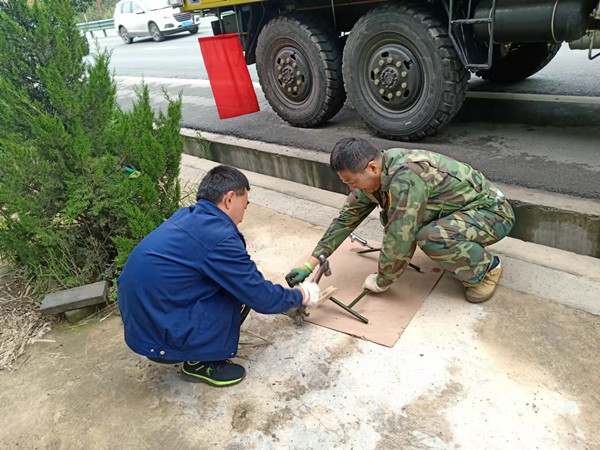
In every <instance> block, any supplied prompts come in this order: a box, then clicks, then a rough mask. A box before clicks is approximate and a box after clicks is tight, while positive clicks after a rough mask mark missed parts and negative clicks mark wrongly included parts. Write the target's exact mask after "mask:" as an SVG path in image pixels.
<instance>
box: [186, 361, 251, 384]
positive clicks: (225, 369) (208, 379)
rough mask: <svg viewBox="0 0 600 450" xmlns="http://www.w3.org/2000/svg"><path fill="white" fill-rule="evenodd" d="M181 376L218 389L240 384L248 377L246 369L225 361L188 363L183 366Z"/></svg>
mask: <svg viewBox="0 0 600 450" xmlns="http://www.w3.org/2000/svg"><path fill="white" fill-rule="evenodd" d="M181 376H182V378H183V379H184V380H186V381H191V382H192V383H206V384H210V385H211V386H216V387H226V386H233V385H234V384H238V383H239V382H240V381H242V380H243V379H244V377H245V376H246V369H244V368H243V367H242V366H240V365H239V364H234V363H232V362H231V361H229V360H228V359H226V360H225V361H209V362H202V361H186V362H184V363H183V366H181Z"/></svg>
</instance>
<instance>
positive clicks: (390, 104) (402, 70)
mask: <svg viewBox="0 0 600 450" xmlns="http://www.w3.org/2000/svg"><path fill="white" fill-rule="evenodd" d="M366 69H367V71H368V73H367V85H368V89H369V92H370V93H371V95H372V97H373V98H374V99H375V100H376V101H377V103H378V104H380V105H381V106H385V107H386V108H387V109H391V110H393V111H402V110H405V109H407V108H410V107H411V106H412V105H413V104H414V103H415V102H416V101H417V100H418V98H419V95H420V93H421V91H422V90H423V72H422V70H421V66H420V64H419V62H418V59H417V58H416V57H415V55H414V54H413V53H412V52H411V51H410V50H409V49H408V48H406V47H405V46H403V45H401V44H396V43H394V44H387V45H384V46H381V47H379V48H375V49H374V50H373V51H372V52H371V56H370V58H368V60H367V67H366Z"/></svg>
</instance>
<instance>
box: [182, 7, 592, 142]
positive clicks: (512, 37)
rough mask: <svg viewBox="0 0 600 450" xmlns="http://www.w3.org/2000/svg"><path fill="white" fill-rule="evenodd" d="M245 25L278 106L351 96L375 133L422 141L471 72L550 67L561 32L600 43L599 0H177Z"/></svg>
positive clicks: (320, 109)
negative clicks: (548, 65)
mask: <svg viewBox="0 0 600 450" xmlns="http://www.w3.org/2000/svg"><path fill="white" fill-rule="evenodd" d="M171 4H172V5H173V6H174V7H180V8H181V10H182V11H189V12H190V13H192V14H201V15H204V14H214V16H215V20H214V21H212V30H213V34H215V35H220V34H227V33H238V36H239V40H240V42H241V44H242V49H243V51H244V57H245V61H246V64H248V65H251V64H256V70H257V73H258V77H259V82H260V85H261V88H262V91H263V93H264V95H265V97H266V99H267V101H268V102H269V104H270V105H271V107H272V108H273V110H274V111H275V112H276V113H277V114H278V115H279V116H280V117H281V118H282V119H283V120H285V121H286V122H288V123H289V124H291V125H293V126H296V127H315V126H318V125H321V124H323V123H325V122H327V121H328V120H330V119H331V118H332V117H334V116H335V115H336V114H337V113H338V112H339V111H340V109H341V108H342V106H343V105H344V103H345V101H346V99H347V98H348V100H349V101H350V102H351V104H352V106H353V107H354V109H355V110H356V111H357V112H358V114H359V115H360V116H361V118H362V119H363V120H364V122H365V123H366V125H367V126H368V127H369V128H370V129H372V130H373V131H374V132H375V133H376V134H378V135H380V136H382V137H385V138H388V139H395V140H402V141H415V140H419V139H422V138H424V137H426V136H429V135H432V134H434V133H436V132H437V131H438V130H439V129H440V128H442V127H443V126H444V125H446V124H447V123H448V122H450V121H451V120H452V118H453V117H454V116H455V115H456V113H457V112H458V111H459V110H460V108H461V106H462V104H463V102H464V100H465V95H466V90H467V83H468V81H469V78H470V76H471V74H475V75H476V76H478V77H481V78H483V79H485V80H489V81H491V82H496V83H508V82H515V81H519V80H523V79H525V78H527V77H529V76H531V75H533V74H535V73H536V72H538V71H539V70H541V69H542V68H543V67H545V66H546V65H547V64H548V63H549V62H550V61H551V60H552V58H553V57H554V56H555V55H556V53H557V52H558V50H559V48H560V47H561V44H562V43H564V42H568V43H569V46H570V48H571V49H580V50H581V49H585V50H588V56H589V59H593V58H595V57H597V56H598V53H596V54H594V53H595V49H599V48H600V31H599V30H600V2H599V0H171Z"/></svg>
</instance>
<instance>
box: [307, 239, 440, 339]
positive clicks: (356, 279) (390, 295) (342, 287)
mask: <svg viewBox="0 0 600 450" xmlns="http://www.w3.org/2000/svg"><path fill="white" fill-rule="evenodd" d="M369 244H371V245H372V246H373V247H376V248H377V247H379V243H378V242H371V241H369ZM365 249H366V247H363V246H361V245H360V244H359V243H358V242H355V243H351V242H350V239H349V238H348V239H347V240H346V241H345V242H344V243H343V244H342V245H341V246H340V247H339V248H338V249H337V250H336V251H335V252H334V253H333V255H331V256H330V257H329V264H330V268H331V272H332V274H331V276H329V277H325V276H323V277H322V278H321V281H320V282H319V286H321V288H322V289H325V288H327V287H328V286H331V285H333V286H336V287H337V288H338V291H337V294H336V295H335V296H334V297H335V298H336V299H338V300H339V301H341V302H342V303H344V304H346V305H349V304H350V303H351V302H352V301H353V300H354V299H355V298H356V297H357V296H358V295H359V294H360V293H361V292H362V291H363V288H362V285H363V282H364V280H365V278H366V277H367V275H369V274H370V273H375V272H377V260H378V258H379V252H374V253H367V254H364V255H359V254H357V253H356V252H358V251H359V250H365ZM305 260H306V259H305V258H304V259H302V261H299V265H300V264H302V263H303V262H304V261H305ZM412 263H413V264H415V265H416V266H419V267H420V268H421V270H422V271H423V273H419V272H417V271H415V270H414V269H412V268H407V269H406V270H405V271H404V273H403V274H402V276H401V277H400V279H399V280H397V281H396V282H395V283H394V284H393V285H392V286H391V287H390V288H389V289H388V290H387V291H385V292H383V293H381V294H367V295H366V296H365V297H363V298H362V299H361V300H360V301H359V302H358V303H357V304H356V305H354V307H353V308H352V309H353V310H354V311H356V312H358V313H359V314H361V315H363V316H364V317H366V318H367V319H369V323H368V324H365V323H362V322H361V321H359V320H358V319H356V318H355V317H353V316H352V315H350V314H349V313H347V312H346V311H344V310H343V309H342V308H340V307H339V306H337V305H336V304H334V303H333V302H332V301H329V300H327V301H325V302H324V303H323V304H322V305H321V306H320V307H319V308H317V309H315V310H313V311H311V312H310V316H309V317H308V318H307V319H306V320H307V321H308V322H311V323H314V324H317V325H321V326H324V327H327V328H331V329H332V330H337V331H341V332H342V333H346V334H350V335H352V336H356V337H359V338H361V339H366V340H368V341H372V342H375V343H377V344H381V345H385V346H387V347H393V346H394V344H395V343H396V341H397V340H398V338H399V337H400V335H401V334H402V332H403V331H404V329H405V328H406V327H407V326H408V324H409V322H410V321H411V319H412V318H413V316H414V315H415V313H416V312H417V311H418V309H419V307H420V306H421V305H422V304H423V302H424V301H425V299H426V298H427V296H428V295H429V293H430V292H431V290H432V289H433V288H434V286H435V285H436V283H437V282H438V280H439V279H440V277H441V276H442V273H443V271H442V270H441V269H440V268H439V267H438V266H437V265H436V264H435V263H434V262H433V261H432V260H431V259H429V257H427V255H425V254H424V253H423V252H422V251H421V250H420V249H419V248H417V251H416V252H415V255H414V257H413V259H412ZM315 272H316V269H315Z"/></svg>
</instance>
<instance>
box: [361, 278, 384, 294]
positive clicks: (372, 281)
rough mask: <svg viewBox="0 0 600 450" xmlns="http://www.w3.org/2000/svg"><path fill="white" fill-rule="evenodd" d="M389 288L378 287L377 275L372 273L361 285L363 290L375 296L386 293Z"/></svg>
mask: <svg viewBox="0 0 600 450" xmlns="http://www.w3.org/2000/svg"><path fill="white" fill-rule="evenodd" d="M388 288H389V286H383V287H381V286H379V285H378V284H377V274H376V273H372V274H371V275H369V276H368V277H367V278H366V279H365V283H364V284H363V289H368V290H370V291H371V292H374V293H375V294H379V293H381V292H385V291H387V290H388Z"/></svg>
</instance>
